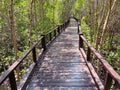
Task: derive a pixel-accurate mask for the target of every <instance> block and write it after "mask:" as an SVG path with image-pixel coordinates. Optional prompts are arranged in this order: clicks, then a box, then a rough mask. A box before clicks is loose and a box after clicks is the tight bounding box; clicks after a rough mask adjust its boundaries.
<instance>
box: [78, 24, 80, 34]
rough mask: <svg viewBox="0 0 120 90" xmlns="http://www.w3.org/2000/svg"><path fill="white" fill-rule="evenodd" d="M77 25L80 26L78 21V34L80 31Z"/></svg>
mask: <svg viewBox="0 0 120 90" xmlns="http://www.w3.org/2000/svg"><path fill="white" fill-rule="evenodd" d="M79 26H80V23H79V22H78V34H79V32H80V28H79Z"/></svg>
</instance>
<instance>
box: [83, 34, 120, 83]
mask: <svg viewBox="0 0 120 90" xmlns="http://www.w3.org/2000/svg"><path fill="white" fill-rule="evenodd" d="M81 38H82V40H83V41H84V42H85V43H86V44H87V45H88V47H89V48H90V50H91V51H92V52H93V53H94V55H95V56H96V57H97V58H98V59H99V61H100V62H101V63H102V64H103V66H104V67H105V69H106V70H107V71H108V73H109V74H110V75H111V76H112V77H113V78H114V79H115V80H116V81H117V82H119V84H120V75H119V74H118V73H117V72H116V71H115V70H114V69H113V67H112V66H111V65H110V64H109V63H108V62H107V61H106V60H105V59H104V58H103V57H102V56H101V55H100V54H99V53H98V52H97V51H96V50H95V49H94V48H93V47H92V45H90V44H89V43H88V42H87V40H86V39H85V37H84V36H83V35H81Z"/></svg>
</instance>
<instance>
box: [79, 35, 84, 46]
mask: <svg viewBox="0 0 120 90" xmlns="http://www.w3.org/2000/svg"><path fill="white" fill-rule="evenodd" d="M81 35H83V34H79V48H83V40H82V38H81Z"/></svg>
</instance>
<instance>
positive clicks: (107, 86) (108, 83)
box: [105, 72, 112, 90]
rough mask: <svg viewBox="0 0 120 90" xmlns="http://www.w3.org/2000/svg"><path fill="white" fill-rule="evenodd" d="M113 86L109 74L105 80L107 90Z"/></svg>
mask: <svg viewBox="0 0 120 90" xmlns="http://www.w3.org/2000/svg"><path fill="white" fill-rule="evenodd" d="M111 86H112V77H111V76H110V75H109V73H108V72H107V73H106V78H105V90H110V89H111Z"/></svg>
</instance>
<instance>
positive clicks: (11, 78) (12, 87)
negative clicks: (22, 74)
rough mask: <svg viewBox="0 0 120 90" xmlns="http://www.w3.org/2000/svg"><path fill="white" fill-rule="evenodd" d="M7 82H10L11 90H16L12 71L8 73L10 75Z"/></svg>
mask: <svg viewBox="0 0 120 90" xmlns="http://www.w3.org/2000/svg"><path fill="white" fill-rule="evenodd" d="M9 81H10V87H11V90H17V84H16V80H15V74H14V71H12V72H11V73H10V75H9Z"/></svg>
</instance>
